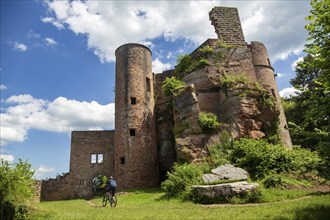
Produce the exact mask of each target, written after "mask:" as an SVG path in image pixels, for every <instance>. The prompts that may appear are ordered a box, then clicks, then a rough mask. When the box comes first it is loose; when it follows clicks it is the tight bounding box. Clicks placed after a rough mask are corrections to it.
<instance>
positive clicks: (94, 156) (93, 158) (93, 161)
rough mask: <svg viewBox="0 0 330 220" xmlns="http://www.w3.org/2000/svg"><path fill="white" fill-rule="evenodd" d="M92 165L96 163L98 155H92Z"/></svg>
mask: <svg viewBox="0 0 330 220" xmlns="http://www.w3.org/2000/svg"><path fill="white" fill-rule="evenodd" d="M91 163H96V154H91Z"/></svg>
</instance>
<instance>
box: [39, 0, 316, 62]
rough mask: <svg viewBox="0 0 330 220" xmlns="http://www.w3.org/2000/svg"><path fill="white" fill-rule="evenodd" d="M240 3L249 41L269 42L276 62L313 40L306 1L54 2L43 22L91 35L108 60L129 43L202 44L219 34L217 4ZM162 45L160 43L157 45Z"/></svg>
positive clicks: (90, 44) (90, 45)
mask: <svg viewBox="0 0 330 220" xmlns="http://www.w3.org/2000/svg"><path fill="white" fill-rule="evenodd" d="M220 5H222V6H229V7H237V8H238V10H239V14H240V18H241V21H242V26H243V30H244V33H245V37H246V40H247V42H250V41H261V42H263V43H265V45H266V47H267V48H268V52H269V54H270V58H271V60H272V62H275V61H276V60H278V59H286V58H287V57H288V56H289V55H292V54H296V55H297V54H299V53H300V52H301V51H302V49H303V48H304V44H305V40H306V38H307V31H306V30H305V28H304V26H305V19H304V18H305V17H306V16H307V15H308V14H309V10H310V5H309V3H308V2H306V1H289V2H288V1H139V2H138V3H136V2H135V1H124V2H121V1H88V0H86V1H83V2H82V1H49V2H48V3H47V6H48V9H49V12H52V13H53V16H51V15H49V16H47V17H45V18H43V19H42V20H43V21H44V22H46V23H52V24H53V25H55V26H56V27H58V28H64V27H67V28H68V29H70V30H71V31H73V32H74V33H75V34H83V35H86V36H87V47H88V48H90V49H92V50H94V53H95V54H96V55H97V56H98V57H99V58H100V60H101V61H102V62H109V61H114V60H115V56H114V51H115V49H116V48H117V47H118V46H120V45H122V44H125V43H128V42H149V43H150V42H151V41H152V40H153V39H155V38H157V37H161V36H163V37H165V39H167V40H168V41H174V40H176V39H185V40H186V41H188V42H192V43H193V44H196V46H197V45H198V44H200V43H202V42H204V41H205V40H206V39H207V38H215V37H216V34H215V33H214V28H213V27H212V26H211V22H210V21H209V18H208V13H209V11H210V10H211V9H212V8H213V7H214V6H220ZM156 46H157V45H156Z"/></svg>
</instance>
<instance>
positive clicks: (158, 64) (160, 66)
mask: <svg viewBox="0 0 330 220" xmlns="http://www.w3.org/2000/svg"><path fill="white" fill-rule="evenodd" d="M170 68H171V64H170V63H163V62H162V61H161V60H159V59H158V58H156V59H155V60H154V61H152V70H153V71H154V73H161V72H163V71H164V70H168V69H170Z"/></svg>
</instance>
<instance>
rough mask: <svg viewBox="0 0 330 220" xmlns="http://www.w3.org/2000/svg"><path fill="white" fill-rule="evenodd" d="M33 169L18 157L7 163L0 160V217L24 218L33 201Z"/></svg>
mask: <svg viewBox="0 0 330 220" xmlns="http://www.w3.org/2000/svg"><path fill="white" fill-rule="evenodd" d="M33 174H34V171H33V170H32V169H31V164H29V163H28V162H27V161H24V162H23V161H22V160H21V159H19V161H18V162H17V163H14V164H9V163H8V161H4V160H2V159H1V160H0V207H1V208H0V219H24V218H25V217H26V216H27V214H28V209H29V208H30V206H31V205H32V203H33V198H34V197H33V196H34V183H35V182H34V179H33Z"/></svg>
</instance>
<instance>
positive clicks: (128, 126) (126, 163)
mask: <svg viewBox="0 0 330 220" xmlns="http://www.w3.org/2000/svg"><path fill="white" fill-rule="evenodd" d="M115 54H116V100H115V103H116V106H115V118H116V121H115V131H116V132H115V178H116V179H117V181H118V185H119V186H120V187H121V188H139V187H152V186H156V185H157V184H158V183H159V177H158V175H159V174H158V162H157V139H156V125H155V114H154V105H155V101H154V83H153V73H152V63H151V62H152V59H151V51H150V50H149V49H148V48H147V47H145V46H143V45H140V44H125V45H122V46H120V47H119V48H117V50H116V52H115Z"/></svg>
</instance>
